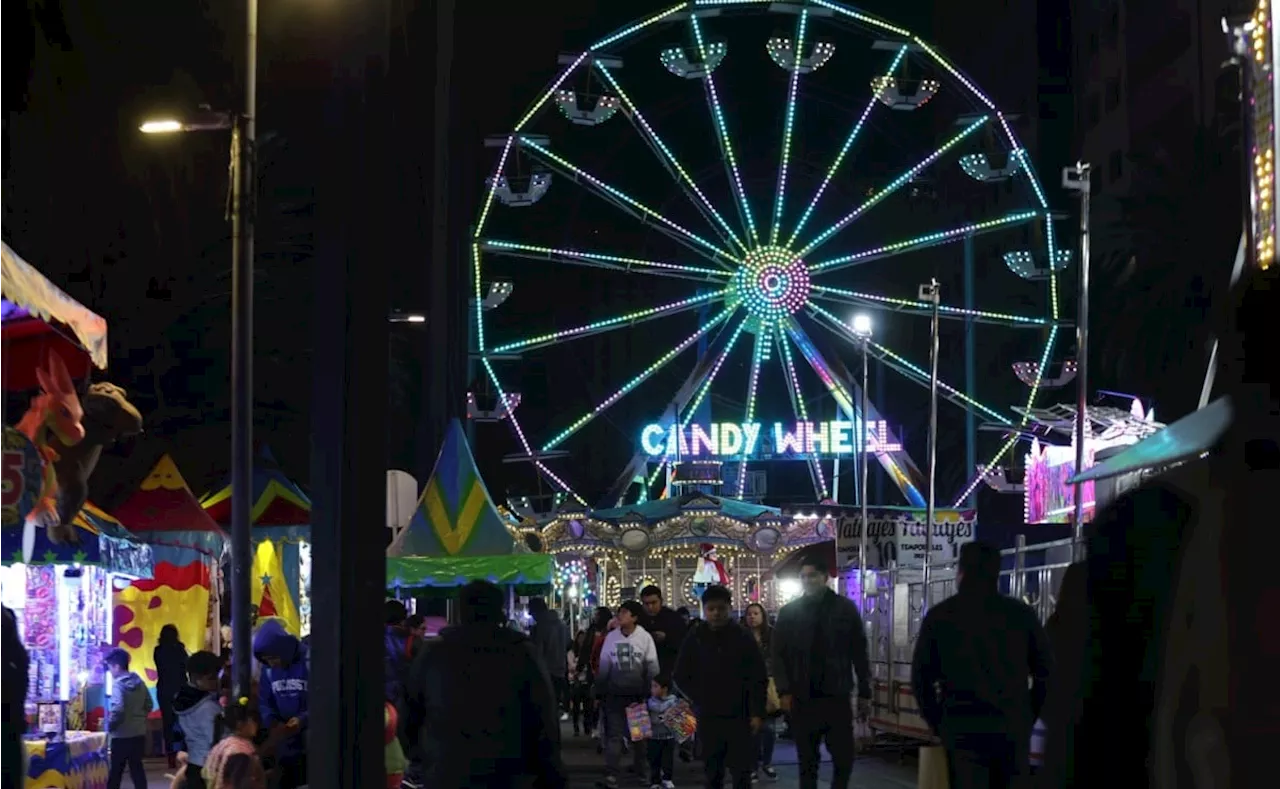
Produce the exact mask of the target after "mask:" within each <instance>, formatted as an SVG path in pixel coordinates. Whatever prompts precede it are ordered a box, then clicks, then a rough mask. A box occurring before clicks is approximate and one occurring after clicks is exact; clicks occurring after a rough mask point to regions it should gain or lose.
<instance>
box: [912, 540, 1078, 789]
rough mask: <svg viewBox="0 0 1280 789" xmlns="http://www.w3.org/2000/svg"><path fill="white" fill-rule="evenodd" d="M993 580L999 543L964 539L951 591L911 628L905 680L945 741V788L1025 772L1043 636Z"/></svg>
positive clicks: (990, 782)
mask: <svg viewBox="0 0 1280 789" xmlns="http://www.w3.org/2000/svg"><path fill="white" fill-rule="evenodd" d="M999 579H1000V552H999V551H998V550H996V548H994V547H993V546H991V545H989V544H987V543H982V542H973V543H969V544H967V545H965V546H964V547H963V548H961V549H960V567H959V570H958V574H957V581H958V583H959V590H958V591H957V593H956V594H955V595H953V596H952V597H949V598H947V599H946V600H943V601H942V602H941V603H938V604H937V605H935V606H933V607H932V608H931V609H929V611H928V612H927V613H926V614H925V618H924V622H923V623H922V624H921V625H920V634H919V635H918V636H917V637H916V650H915V657H914V659H913V661H912V667H911V683H912V687H913V690H914V691H915V697H916V702H917V703H918V704H919V705H920V714H921V717H923V718H924V719H925V721H926V722H927V723H928V724H929V728H930V729H931V730H932V731H933V732H934V734H936V735H937V736H939V737H941V738H942V743H943V747H945V748H946V751H947V767H948V773H949V776H950V785H951V787H952V789H970V788H971V787H972V788H973V789H978V788H979V787H983V788H984V789H985V788H986V787H991V788H992V789H996V787H1008V786H1011V785H1012V784H1013V783H1014V782H1015V781H1017V780H1018V779H1019V778H1021V777H1022V776H1025V775H1027V774H1028V772H1029V767H1028V761H1029V759H1030V749H1031V727H1032V726H1033V725H1034V724H1035V721H1036V719H1037V718H1038V717H1039V716H1040V711H1041V708H1043V706H1044V700H1045V694H1046V692H1047V688H1048V680H1049V670H1050V666H1051V665H1052V661H1053V658H1052V656H1051V655H1050V652H1049V640H1048V637H1047V636H1046V635H1045V633H1044V628H1043V627H1041V625H1040V620H1039V619H1038V618H1037V617H1036V614H1035V611H1033V610H1032V609H1031V607H1030V606H1028V605H1027V604H1026V603H1023V602H1022V601H1020V600H1015V599H1013V598H1011V597H1006V596H1004V595H1002V594H1000V590H999V587H998V582H999ZM1028 678H1030V680H1031V682H1030V687H1028Z"/></svg>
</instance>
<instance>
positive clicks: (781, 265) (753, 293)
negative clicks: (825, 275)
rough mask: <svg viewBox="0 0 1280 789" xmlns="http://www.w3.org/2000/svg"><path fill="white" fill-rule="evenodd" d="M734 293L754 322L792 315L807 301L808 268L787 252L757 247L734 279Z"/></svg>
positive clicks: (776, 248) (775, 319) (773, 247)
mask: <svg viewBox="0 0 1280 789" xmlns="http://www.w3.org/2000/svg"><path fill="white" fill-rule="evenodd" d="M732 287H733V291H734V294H735V295H736V296H737V297H738V298H739V299H740V300H741V302H742V306H743V308H744V309H746V311H747V314H748V315H750V316H751V317H752V318H753V319H755V321H757V322H774V321H777V320H780V319H782V318H787V317H790V316H792V315H794V314H795V313H796V312H798V311H799V310H800V308H801V307H803V306H804V304H805V302H806V301H808V300H809V267H808V266H806V265H805V262H804V261H803V260H801V259H800V256H799V255H797V254H796V253H794V252H792V251H791V250H789V249H785V248H783V247H775V246H762V247H756V248H755V249H752V250H750V251H748V252H747V254H746V255H744V256H743V259H742V267H741V268H739V269H738V270H737V272H735V273H734V275H733V284H732Z"/></svg>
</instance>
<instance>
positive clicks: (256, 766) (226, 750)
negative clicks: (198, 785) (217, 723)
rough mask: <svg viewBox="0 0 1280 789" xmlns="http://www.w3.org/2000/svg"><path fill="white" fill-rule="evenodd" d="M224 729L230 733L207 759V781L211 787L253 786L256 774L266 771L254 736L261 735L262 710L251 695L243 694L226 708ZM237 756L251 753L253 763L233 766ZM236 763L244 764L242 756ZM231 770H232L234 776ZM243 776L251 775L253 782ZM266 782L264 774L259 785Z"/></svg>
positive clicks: (250, 788)
mask: <svg viewBox="0 0 1280 789" xmlns="http://www.w3.org/2000/svg"><path fill="white" fill-rule="evenodd" d="M222 730H223V731H224V732H227V733H228V735H229V736H228V737H226V738H225V739H223V740H221V741H220V742H218V744H217V745H215V746H213V749H212V750H210V751H209V755H208V756H207V757H206V758H205V760H204V771H203V775H204V781H205V785H206V786H207V787H208V789H245V788H248V789H252V788H253V787H254V786H255V784H254V783H253V779H254V777H255V776H264V774H263V770H262V763H261V762H260V761H258V751H257V749H256V748H255V747H254V745H253V739H254V738H255V737H257V736H258V714H257V711H256V710H254V709H253V707H251V706H250V705H249V699H247V698H245V697H243V696H242V697H240V698H239V699H238V700H237V701H236V702H235V703H234V704H232V705H230V706H229V707H227V708H226V709H225V710H223V712H222ZM235 756H244V757H247V759H248V762H249V763H248V764H247V765H242V766H240V767H238V768H235V769H229V768H233V767H234V765H232V764H231V759H232V758H233V757H235ZM236 764H237V765H238V764H240V760H236ZM229 774H232V775H231V778H230V780H228V775H229ZM242 776H247V777H248V780H249V783H244V781H243V780H242V778H241V777H242ZM265 783H266V778H265V777H263V778H262V782H261V784H258V785H262V784H265Z"/></svg>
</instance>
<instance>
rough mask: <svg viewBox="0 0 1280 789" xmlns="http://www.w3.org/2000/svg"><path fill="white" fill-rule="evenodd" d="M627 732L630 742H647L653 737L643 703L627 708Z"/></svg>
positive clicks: (650, 723) (646, 710)
mask: <svg viewBox="0 0 1280 789" xmlns="http://www.w3.org/2000/svg"><path fill="white" fill-rule="evenodd" d="M627 731H628V732H629V733H630V735H631V741H632V742H639V741H641V740H647V739H649V738H650V737H651V736H652V735H653V724H652V722H651V721H650V720H649V708H648V707H646V706H645V704H644V702H639V703H636V704H632V705H631V706H629V707H627Z"/></svg>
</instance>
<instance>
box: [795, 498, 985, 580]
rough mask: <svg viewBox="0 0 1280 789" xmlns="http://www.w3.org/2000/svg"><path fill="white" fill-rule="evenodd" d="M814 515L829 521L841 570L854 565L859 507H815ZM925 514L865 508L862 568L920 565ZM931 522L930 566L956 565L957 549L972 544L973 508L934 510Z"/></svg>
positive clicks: (859, 527) (902, 509)
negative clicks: (815, 512) (864, 552)
mask: <svg viewBox="0 0 1280 789" xmlns="http://www.w3.org/2000/svg"><path fill="white" fill-rule="evenodd" d="M819 509H820V513H819V516H820V517H822V516H825V517H828V518H830V519H831V521H832V525H833V526H834V528H833V529H832V531H833V532H834V533H835V535H836V560H837V561H838V562H839V566H840V567H849V566H851V565H856V564H857V563H858V542H859V540H860V539H861V536H862V512H861V509H860V508H859V507H836V506H823V507H820V508H819ZM925 516H926V511H925V510H924V509H915V508H913V507H868V508H867V520H868V521H869V526H868V528H867V566H868V567H869V568H870V569H875V570H887V569H889V567H890V566H891V565H892V563H894V562H897V566H898V567H899V568H904V569H909V568H916V567H921V566H922V565H923V564H924V561H925V550H926V548H925V543H926V538H925V524H926V517H925ZM933 517H934V523H933V556H932V559H931V560H930V562H929V563H930V564H938V563H942V562H950V561H955V560H956V559H958V558H959V557H960V546H962V545H964V544H965V543H967V542H973V540H974V532H975V530H976V527H977V512H976V511H975V510H953V509H946V510H936V511H935V512H934V516H933Z"/></svg>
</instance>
